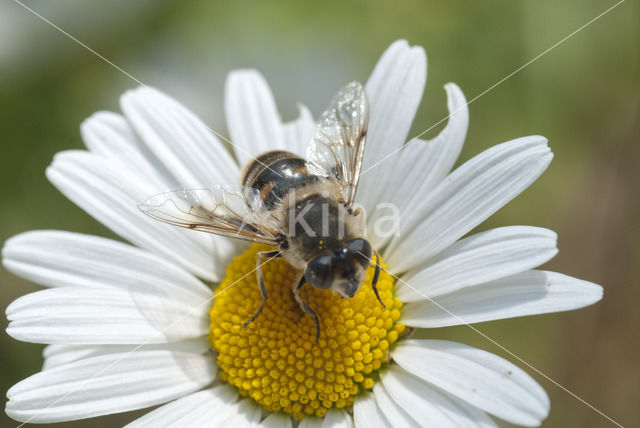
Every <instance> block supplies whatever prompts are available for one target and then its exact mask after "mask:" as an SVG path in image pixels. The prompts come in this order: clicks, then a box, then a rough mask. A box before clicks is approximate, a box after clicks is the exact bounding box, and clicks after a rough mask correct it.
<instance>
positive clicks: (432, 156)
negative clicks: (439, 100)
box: [367, 83, 469, 248]
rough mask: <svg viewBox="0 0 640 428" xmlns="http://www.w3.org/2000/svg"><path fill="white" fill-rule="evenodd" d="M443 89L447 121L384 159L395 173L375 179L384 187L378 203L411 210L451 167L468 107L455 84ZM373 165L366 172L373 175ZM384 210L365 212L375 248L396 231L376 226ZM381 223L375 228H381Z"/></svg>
mask: <svg viewBox="0 0 640 428" xmlns="http://www.w3.org/2000/svg"><path fill="white" fill-rule="evenodd" d="M445 89H446V91H447V99H448V101H447V105H448V108H449V121H448V123H447V125H446V126H445V128H444V129H443V130H442V131H441V132H440V134H438V136H437V137H436V138H434V139H433V140H429V141H423V140H411V141H409V142H408V143H407V144H406V145H405V146H404V147H403V148H402V150H400V151H399V152H398V153H397V154H395V155H393V156H391V157H389V158H388V159H387V160H385V161H384V167H383V168H385V169H387V168H388V170H389V171H395V172H396V173H394V174H389V177H385V180H384V181H385V182H384V183H378V186H382V188H383V189H384V190H383V191H382V194H381V196H380V198H379V200H378V203H379V204H380V203H386V204H392V205H393V206H395V207H396V208H397V210H398V211H399V212H400V213H407V212H410V210H409V207H410V205H413V204H414V203H415V202H416V201H418V200H420V199H422V198H424V197H426V196H427V195H428V193H429V192H430V191H432V190H433V189H434V188H435V186H436V185H437V184H439V183H440V182H441V181H442V180H443V179H444V177H445V176H446V175H447V174H448V173H449V171H450V170H451V168H452V167H453V164H454V163H455V161H456V159H457V158H458V155H459V154H460V150H461V149H462V145H463V143H464V138H465V136H466V134H467V127H468V124H469V110H468V108H467V101H466V99H465V98H464V95H463V94H462V91H461V90H460V88H459V87H458V86H457V85H456V84H454V83H448V84H446V85H445ZM381 165H382V164H381ZM376 168H377V167H376ZM376 168H373V169H372V170H371V171H370V172H368V173H373V174H374V175H375V172H376ZM387 214H389V213H388V212H386V211H385V210H384V209H383V207H381V206H377V209H376V210H375V211H373V213H369V216H368V232H367V237H368V238H369V240H370V241H372V245H373V246H374V247H376V248H380V247H382V246H384V244H385V243H386V242H387V241H388V240H389V239H391V237H392V236H393V232H395V231H393V230H384V229H383V230H381V231H377V230H375V229H376V228H375V227H374V225H375V224H376V220H378V219H379V218H380V216H383V215H387ZM382 226H383V225H380V226H379V227H378V228H380V229H382ZM381 232H382V233H381Z"/></svg>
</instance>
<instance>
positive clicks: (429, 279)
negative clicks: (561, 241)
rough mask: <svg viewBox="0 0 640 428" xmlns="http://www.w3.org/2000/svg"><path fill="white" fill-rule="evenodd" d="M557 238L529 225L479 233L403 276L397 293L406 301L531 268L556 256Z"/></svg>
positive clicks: (443, 292) (427, 297)
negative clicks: (423, 266) (419, 268)
mask: <svg viewBox="0 0 640 428" xmlns="http://www.w3.org/2000/svg"><path fill="white" fill-rule="evenodd" d="M556 240H557V235H556V233H555V232H553V231H551V230H548V229H544V228H539V227H530V226H511V227H501V228H497V229H492V230H488V231H486V232H481V233H477V234H475V235H472V236H469V237H467V238H464V239H461V240H459V241H458V242H456V243H455V244H453V245H451V246H450V247H449V248H447V249H446V250H444V251H443V252H441V253H440V254H438V256H437V257H435V258H433V259H432V260H430V261H429V262H428V264H429V266H427V267H425V268H424V269H422V270H420V271H418V272H415V273H414V272H412V273H409V274H407V275H406V276H404V277H403V281H402V282H400V283H399V284H398V285H397V289H396V292H397V296H398V298H399V299H400V300H402V301H403V302H413V301H417V300H425V299H430V298H433V297H437V296H441V295H443V294H450V293H453V292H455V291H457V290H460V289H463V288H465V287H469V286H473V285H477V284H482V283H484V282H489V281H492V280H495V279H499V278H503V277H506V276H509V275H513V274H516V273H520V272H523V271H525V270H529V269H532V268H534V267H537V266H540V265H541V264H543V263H545V262H547V261H548V260H550V259H551V258H553V256H555V255H556V253H557V252H558V250H557V248H556Z"/></svg>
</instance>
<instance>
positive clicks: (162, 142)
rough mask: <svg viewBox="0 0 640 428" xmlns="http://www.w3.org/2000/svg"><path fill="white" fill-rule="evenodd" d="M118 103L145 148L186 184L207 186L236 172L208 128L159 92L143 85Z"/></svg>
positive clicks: (226, 152) (235, 165)
mask: <svg viewBox="0 0 640 428" xmlns="http://www.w3.org/2000/svg"><path fill="white" fill-rule="evenodd" d="M120 105H121V107H122V111H123V112H124V113H125V115H126V117H127V119H128V120H129V122H130V123H131V126H132V127H133V129H134V130H135V131H136V133H137V134H138V135H139V136H140V139H141V140H142V141H143V142H144V143H145V144H146V146H147V148H148V149H149V150H150V151H151V152H152V153H154V154H155V156H156V157H157V158H158V159H159V160H160V161H161V162H162V163H163V164H164V166H165V167H166V169H167V170H169V171H171V173H172V174H173V175H174V177H175V179H176V181H177V182H178V183H180V185H182V186H187V187H200V186H205V187H210V186H211V185H212V184H211V183H224V180H226V179H228V177H234V176H237V175H238V171H239V170H238V166H237V164H236V163H235V162H234V161H233V158H232V157H231V155H230V154H229V152H228V151H227V150H226V149H225V148H224V146H223V145H222V144H221V143H220V142H219V141H218V139H217V138H216V137H215V136H214V135H213V133H212V132H211V131H210V130H209V128H208V127H207V126H206V125H205V124H204V123H202V122H201V121H200V119H198V118H197V117H196V116H195V115H194V114H193V113H191V112H190V111H189V110H187V109H186V108H185V107H184V106H182V105H181V104H180V103H178V102H177V101H175V100H174V99H172V98H170V97H168V96H167V95H164V94H163V93H162V92H160V91H158V90H155V89H153V88H150V87H148V86H142V87H139V88H137V89H134V90H132V91H128V92H126V93H125V94H124V95H123V96H122V98H121V100H120Z"/></svg>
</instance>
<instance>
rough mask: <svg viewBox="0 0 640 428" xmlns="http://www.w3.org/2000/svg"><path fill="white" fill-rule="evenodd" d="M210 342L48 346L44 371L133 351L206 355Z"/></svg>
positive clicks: (201, 338)
mask: <svg viewBox="0 0 640 428" xmlns="http://www.w3.org/2000/svg"><path fill="white" fill-rule="evenodd" d="M210 349H211V348H210V344H209V340H208V339H207V338H206V337H204V336H203V337H197V338H195V339H186V340H181V341H179V342H172V343H157V344H154V343H152V344H147V345H142V346H140V345H47V346H45V348H44V350H43V351H42V356H43V357H44V364H43V365H42V370H46V369H50V368H52V367H57V366H61V365H62V364H66V363H70V362H72V361H78V360H82V359H84V358H90V357H96V356H98V355H105V354H115V353H122V352H131V351H149V350H168V351H179V352H191V353H194V354H204V353H206V352H209V351H210Z"/></svg>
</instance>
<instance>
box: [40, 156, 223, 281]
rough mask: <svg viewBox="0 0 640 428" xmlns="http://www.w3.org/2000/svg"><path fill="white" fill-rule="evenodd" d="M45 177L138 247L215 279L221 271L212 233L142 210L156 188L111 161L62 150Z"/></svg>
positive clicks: (193, 271) (201, 275)
mask: <svg viewBox="0 0 640 428" xmlns="http://www.w3.org/2000/svg"><path fill="white" fill-rule="evenodd" d="M47 177H48V178H49V180H50V181H51V182H52V183H53V184H54V185H55V186H56V187H57V188H58V189H59V190H60V191H61V192H62V193H64V194H65V196H67V197H68V198H69V199H71V200H72V201H73V202H74V203H76V204H77V205H78V206H80V207H81V208H82V209H84V210H85V211H86V212H87V213H89V214H90V215H91V216H93V217H94V218H95V219H97V220H98V221H100V222H101V223H103V224H104V225H105V226H107V227H108V228H110V229H111V230H113V231H114V232H115V233H117V234H118V235H120V236H122V237H123V238H125V239H127V240H128V241H130V242H131V243H133V244H135V245H137V246H138V247H141V248H144V249H147V250H149V251H151V252H153V253H155V254H159V255H161V256H163V257H164V258H166V259H167V260H171V261H173V262H175V263H178V264H179V265H180V266H182V267H184V268H185V269H187V270H188V271H189V272H192V273H195V274H196V275H198V276H200V277H202V278H206V279H210V280H212V281H217V280H219V279H220V275H222V274H223V270H224V266H221V265H219V264H218V263H217V262H216V261H215V260H214V257H212V255H213V254H215V245H214V241H213V240H212V239H211V237H210V236H209V235H208V234H204V233H199V232H194V231H191V230H183V229H179V228H176V227H171V226H170V225H167V224H163V223H161V222H158V221H157V220H154V219H152V218H149V217H147V216H146V215H144V214H143V213H142V212H141V211H140V210H139V209H138V207H137V204H138V203H140V202H142V201H144V200H146V199H148V198H149V196H150V195H153V194H157V192H158V190H157V189H156V188H152V187H147V186H145V185H144V183H141V182H139V181H137V180H136V177H135V176H133V175H131V174H129V173H128V172H127V171H126V170H124V169H122V168H121V167H120V166H119V165H117V164H115V163H114V162H113V161H109V160H108V159H104V158H100V157H99V156H97V155H93V154H90V153H87V152H82V151H68V152H62V153H58V154H57V155H56V157H55V158H54V161H53V163H52V165H51V166H49V168H47ZM219 239H223V238H219ZM216 242H218V241H216Z"/></svg>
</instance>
